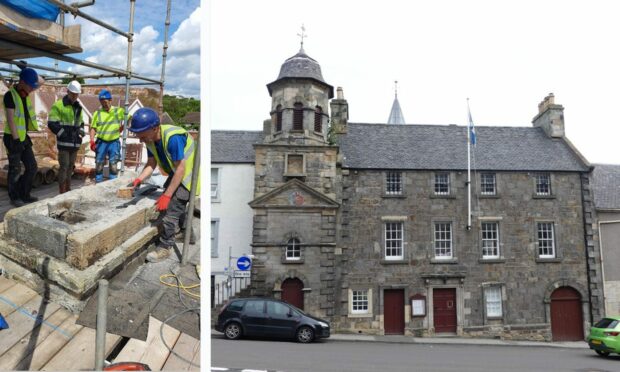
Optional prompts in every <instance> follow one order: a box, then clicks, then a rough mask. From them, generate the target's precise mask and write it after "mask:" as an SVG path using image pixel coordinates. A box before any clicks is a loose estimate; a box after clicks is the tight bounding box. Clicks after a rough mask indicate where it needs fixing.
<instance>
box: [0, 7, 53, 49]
mask: <svg viewBox="0 0 620 372" xmlns="http://www.w3.org/2000/svg"><path fill="white" fill-rule="evenodd" d="M0 20H2V21H4V22H6V23H7V24H12V25H15V26H16V28H18V29H20V30H21V29H25V30H29V31H31V32H36V33H39V34H41V35H45V36H46V37H48V38H50V39H52V40H59V39H62V31H63V29H62V26H61V25H59V24H58V23H55V22H51V21H48V20H46V19H37V18H30V17H27V16H25V15H22V14H21V13H19V12H18V11H16V10H13V9H11V8H9V7H8V6H5V5H0Z"/></svg>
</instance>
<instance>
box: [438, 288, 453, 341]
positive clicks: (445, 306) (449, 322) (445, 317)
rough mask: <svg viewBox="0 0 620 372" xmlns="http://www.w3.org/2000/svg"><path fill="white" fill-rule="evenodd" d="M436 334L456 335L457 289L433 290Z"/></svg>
mask: <svg viewBox="0 0 620 372" xmlns="http://www.w3.org/2000/svg"><path fill="white" fill-rule="evenodd" d="M433 323H434V325H435V333H444V332H449V333H456V288H434V289H433Z"/></svg>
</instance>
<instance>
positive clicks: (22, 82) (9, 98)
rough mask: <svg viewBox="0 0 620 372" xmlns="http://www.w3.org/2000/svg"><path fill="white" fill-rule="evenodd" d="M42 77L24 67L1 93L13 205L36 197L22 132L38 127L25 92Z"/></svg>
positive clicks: (27, 141)
mask: <svg viewBox="0 0 620 372" xmlns="http://www.w3.org/2000/svg"><path fill="white" fill-rule="evenodd" d="M42 80H43V79H41V78H40V77H39V74H37V72H36V71H35V70H33V69H31V68H30V67H26V68H24V69H23V70H22V71H21V72H20V73H19V82H18V83H17V84H15V85H13V86H12V87H11V89H9V91H8V92H6V93H5V94H4V100H3V102H4V113H5V114H6V123H5V124H4V137H3V142H4V146H5V147H6V152H7V157H8V158H9V172H8V175H7V177H8V180H7V181H8V191H9V198H10V199H11V204H12V205H13V206H15V207H21V206H23V205H24V204H26V203H32V202H35V201H37V200H38V199H37V198H36V197H34V196H32V195H30V191H31V190H32V180H33V179H34V176H35V174H36V173H37V160H36V159H35V157H34V152H33V151H32V141H31V140H30V137H29V136H28V134H27V133H26V132H27V131H38V130H39V124H38V123H37V117H36V113H35V111H34V108H33V107H32V102H31V101H30V97H29V96H28V95H29V94H30V93H32V92H33V91H34V90H35V89H37V88H39V86H41V84H42ZM20 163H24V174H23V175H21V176H20V173H21V164H20Z"/></svg>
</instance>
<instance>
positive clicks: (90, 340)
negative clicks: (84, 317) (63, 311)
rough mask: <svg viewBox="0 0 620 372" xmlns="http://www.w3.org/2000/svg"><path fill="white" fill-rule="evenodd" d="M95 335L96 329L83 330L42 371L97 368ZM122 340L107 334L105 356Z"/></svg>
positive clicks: (119, 337)
mask: <svg viewBox="0 0 620 372" xmlns="http://www.w3.org/2000/svg"><path fill="white" fill-rule="evenodd" d="M95 334H96V331H95V330H94V329H91V328H85V327H84V328H82V330H81V331H79V332H78V334H77V335H75V337H73V339H72V340H71V341H69V343H68V344H67V345H65V347H63V348H62V349H61V350H60V351H59V352H58V353H57V354H56V355H55V356H54V357H53V358H52V359H51V360H50V361H49V362H47V363H46V364H45V365H44V366H43V368H41V370H42V371H78V370H92V369H93V368H94V367H95ZM120 340H121V336H117V335H113V334H110V333H108V334H106V337H105V352H104V355H108V354H109V353H110V352H111V351H112V349H113V348H114V347H115V346H116V345H117V344H118V342H119V341H120ZM31 368H32V367H31Z"/></svg>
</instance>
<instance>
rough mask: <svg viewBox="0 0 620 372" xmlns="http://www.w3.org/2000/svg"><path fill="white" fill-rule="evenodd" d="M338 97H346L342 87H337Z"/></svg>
mask: <svg viewBox="0 0 620 372" xmlns="http://www.w3.org/2000/svg"><path fill="white" fill-rule="evenodd" d="M336 99H344V93H342V87H338V88H337V89H336Z"/></svg>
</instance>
